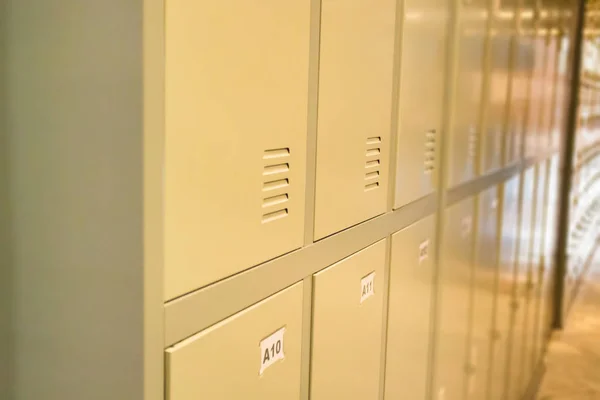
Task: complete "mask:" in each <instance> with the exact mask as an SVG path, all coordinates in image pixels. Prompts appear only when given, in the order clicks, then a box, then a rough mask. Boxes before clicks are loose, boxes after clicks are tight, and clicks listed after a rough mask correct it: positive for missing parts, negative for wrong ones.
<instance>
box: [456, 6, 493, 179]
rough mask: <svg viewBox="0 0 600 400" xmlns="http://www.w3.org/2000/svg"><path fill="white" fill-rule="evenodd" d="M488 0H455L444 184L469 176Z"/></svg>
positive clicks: (475, 144)
mask: <svg viewBox="0 0 600 400" xmlns="http://www.w3.org/2000/svg"><path fill="white" fill-rule="evenodd" d="M487 3H488V1H487V0H476V1H471V2H456V7H457V9H458V10H457V16H458V18H457V22H456V23H457V28H456V29H458V43H457V46H456V48H455V50H454V51H455V54H456V56H455V57H457V66H456V68H457V71H456V74H455V79H456V84H455V86H456V93H455V94H454V96H453V97H454V98H453V101H452V104H453V114H454V117H453V124H452V127H451V129H450V134H451V135H450V140H449V141H448V146H449V158H450V160H449V162H448V164H447V165H448V186H449V187H453V186H456V185H458V184H460V183H463V182H465V181H467V180H469V179H472V178H473V175H474V174H475V163H476V161H477V150H478V149H477V148H478V140H479V129H480V119H481V108H482V107H481V105H482V100H483V98H482V87H483V80H484V73H483V71H484V65H483V62H484V48H485V43H486V35H487V24H488V18H489V13H488V9H487V8H488V5H487Z"/></svg>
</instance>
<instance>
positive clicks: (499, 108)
mask: <svg viewBox="0 0 600 400" xmlns="http://www.w3.org/2000/svg"><path fill="white" fill-rule="evenodd" d="M503 3H504V4H502V7H501V8H500V6H499V5H495V6H494V13H493V18H492V19H491V29H490V31H489V32H490V37H489V47H490V48H489V52H488V53H489V55H488V60H487V65H486V72H487V73H486V79H487V88H488V89H487V98H486V99H485V106H486V107H487V112H486V118H485V125H484V128H483V135H482V145H481V148H482V157H481V170H482V171H483V172H488V171H491V170H495V169H497V168H499V167H500V165H501V163H502V159H501V156H502V144H503V141H504V131H505V124H506V119H507V112H508V105H509V97H508V94H509V92H508V90H509V86H508V85H509V80H508V78H509V76H510V74H509V69H510V50H511V48H510V45H511V41H512V39H513V35H514V34H515V31H514V18H501V17H500V16H501V15H509V16H510V15H514V13H515V2H512V1H509V2H503ZM496 7H497V8H496Z"/></svg>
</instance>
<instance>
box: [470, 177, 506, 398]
mask: <svg viewBox="0 0 600 400" xmlns="http://www.w3.org/2000/svg"><path fill="white" fill-rule="evenodd" d="M498 205H499V201H498V188H497V187H492V188H490V189H487V190H486V191H484V192H482V193H481V194H480V195H479V198H478V201H477V215H478V218H477V219H478V221H477V226H478V228H477V235H476V252H475V279H474V285H473V292H474V293H473V317H472V325H471V348H470V351H471V356H470V364H471V365H470V367H471V368H470V369H471V370H472V372H473V373H472V375H471V376H470V377H469V385H468V388H469V390H468V398H469V399H473V400H477V399H486V398H487V396H488V378H489V376H490V375H489V373H490V372H491V371H490V369H491V368H492V364H491V357H490V355H491V354H493V353H494V351H495V348H494V347H495V345H496V342H495V341H493V335H492V331H493V329H494V326H493V322H494V308H495V302H496V282H497V277H498V250H499V246H498V244H499V243H498V240H499V237H498V231H497V230H498Z"/></svg>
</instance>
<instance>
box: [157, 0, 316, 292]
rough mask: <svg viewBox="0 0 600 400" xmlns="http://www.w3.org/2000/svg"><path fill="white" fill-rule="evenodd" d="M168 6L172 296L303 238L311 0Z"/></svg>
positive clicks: (186, 1) (179, 1) (173, 2)
mask: <svg viewBox="0 0 600 400" xmlns="http://www.w3.org/2000/svg"><path fill="white" fill-rule="evenodd" d="M165 7H166V8H165V15H166V20H165V52H166V66H165V79H166V82H165V109H166V116H165V129H166V136H165V168H164V171H165V172H164V180H165V181H164V190H165V199H164V201H165V211H164V213H165V227H164V229H165V264H166V269H165V288H164V289H165V299H166V300H169V299H173V298H175V297H178V296H180V295H183V294H185V293H188V292H190V291H192V290H194V289H197V288H199V287H202V286H205V285H207V284H210V283H212V282H215V281H217V280H219V279H222V278H225V277H227V276H230V275H233V274H235V273H237V272H240V271H242V270H244V269H247V268H249V267H252V266H253V265H256V264H259V263H261V262H264V261H267V260H269V259H271V258H274V257H276V256H278V255H281V254H283V253H286V252H289V251H291V250H294V249H296V248H298V247H300V246H301V245H302V243H303V234H304V232H303V227H304V208H305V207H304V198H305V195H304V191H305V188H304V186H305V176H306V168H305V164H306V130H307V104H308V97H307V96H308V94H307V93H308V59H309V54H308V53H309V36H310V32H309V30H310V0H293V1H284V2H282V1H278V0H266V1H265V2H263V4H262V6H260V7H258V6H257V5H256V4H255V3H254V2H247V1H243V0H222V1H194V0H169V1H167V2H165ZM240 66H243V67H240Z"/></svg>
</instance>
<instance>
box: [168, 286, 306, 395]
mask: <svg viewBox="0 0 600 400" xmlns="http://www.w3.org/2000/svg"><path fill="white" fill-rule="evenodd" d="M302 297H303V290H302V283H297V284H295V285H294V286H291V287H289V288H288V289H285V290H283V291H281V292H279V293H277V294H275V295H273V296H271V297H269V298H267V299H266V300H263V301H261V302H260V303H257V304H255V305H254V306H251V307H250V308H248V309H246V310H244V311H241V312H240V313H238V314H236V315H234V316H232V317H230V318H228V319H226V320H224V321H222V322H220V323H218V324H216V325H214V326H212V327H210V328H208V329H206V330H204V331H202V332H200V333H199V334H197V335H195V336H192V337H191V338H189V339H186V340H184V341H183V342H181V343H179V344H177V345H175V346H173V347H171V348H169V349H167V352H166V399H167V400H200V399H202V400H204V399H207V400H208V399H210V400H298V398H299V396H300V347H301V332H302Z"/></svg>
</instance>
